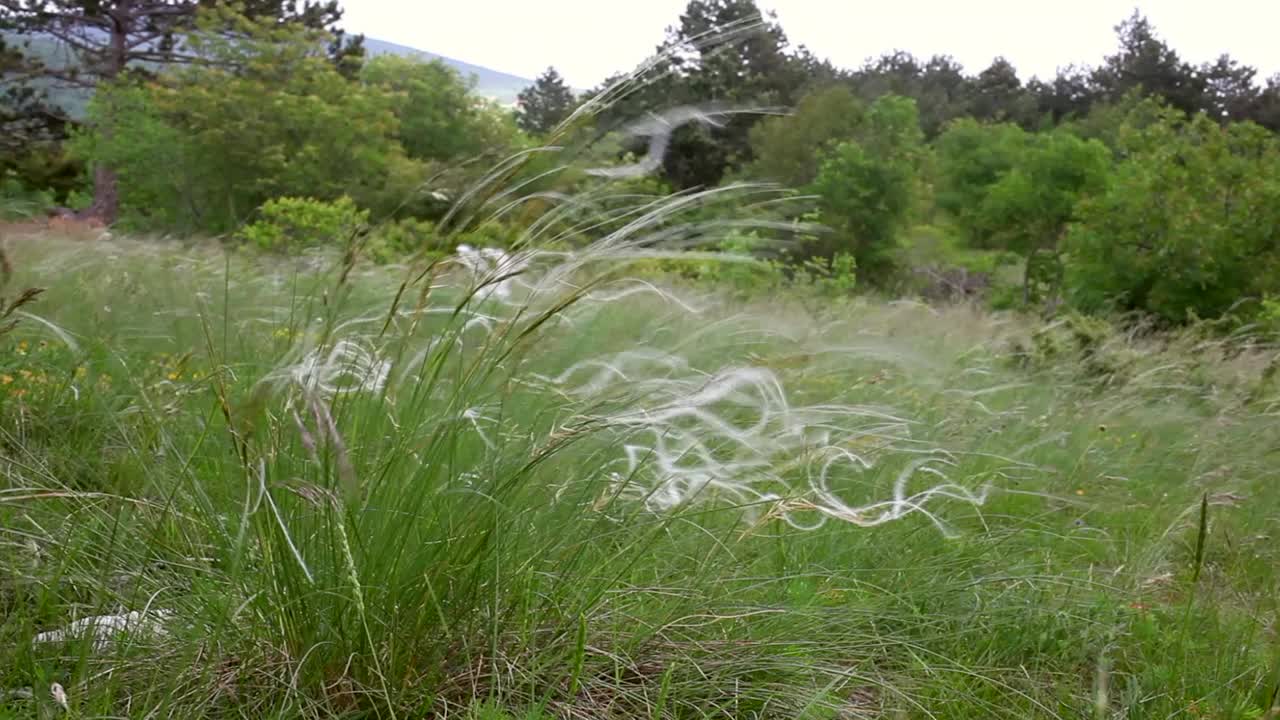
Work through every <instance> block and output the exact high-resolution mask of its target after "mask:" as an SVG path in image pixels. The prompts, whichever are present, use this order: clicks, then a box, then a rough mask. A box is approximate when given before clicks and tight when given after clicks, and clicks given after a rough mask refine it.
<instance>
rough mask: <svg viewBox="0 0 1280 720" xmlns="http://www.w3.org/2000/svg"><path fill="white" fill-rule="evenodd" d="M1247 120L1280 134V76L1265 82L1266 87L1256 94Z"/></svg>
mask: <svg viewBox="0 0 1280 720" xmlns="http://www.w3.org/2000/svg"><path fill="white" fill-rule="evenodd" d="M1249 119H1250V120H1252V121H1254V122H1256V123H1258V124H1259V125H1261V126H1263V127H1265V128H1267V129H1268V130H1270V131H1271V132H1276V133H1280V74H1276V75H1273V76H1272V77H1271V78H1270V79H1269V80H1267V86H1266V87H1265V88H1263V89H1262V91H1261V92H1259V93H1258V98H1257V100H1256V101H1255V102H1254V106H1253V109H1252V110H1251V111H1250V112H1249Z"/></svg>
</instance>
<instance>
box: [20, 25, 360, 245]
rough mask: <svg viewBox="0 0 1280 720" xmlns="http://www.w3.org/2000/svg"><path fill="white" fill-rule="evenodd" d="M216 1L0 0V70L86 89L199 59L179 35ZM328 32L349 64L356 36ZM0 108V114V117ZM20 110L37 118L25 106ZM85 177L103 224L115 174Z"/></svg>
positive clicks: (111, 204)
mask: <svg viewBox="0 0 1280 720" xmlns="http://www.w3.org/2000/svg"><path fill="white" fill-rule="evenodd" d="M219 4H221V3H219V2H218V0H0V32H4V33H6V34H8V35H9V36H10V37H14V36H16V37H17V38H18V42H17V43H11V45H13V46H14V47H5V46H4V45H0V56H4V57H6V58H7V61H6V62H5V63H4V67H2V68H0V70H3V71H4V72H5V74H6V80H7V81H8V82H9V83H11V84H12V85H13V86H15V87H16V86H22V85H24V84H26V85H27V86H28V87H29V86H30V83H32V82H42V83H44V84H45V85H46V87H47V86H48V85H49V84H51V83H52V84H53V85H54V86H56V87H69V88H80V89H92V88H94V87H96V86H97V85H98V84H99V83H109V82H114V81H117V80H119V79H121V78H123V77H125V76H126V74H127V73H134V72H136V73H143V72H146V70H145V69H144V68H146V67H155V66H156V65H164V64H169V63H191V62H200V61H202V58H200V57H198V56H197V55H195V54H193V53H191V52H190V51H189V50H187V49H186V48H184V47H183V46H182V42H181V39H180V38H181V35H182V33H183V32H186V31H188V30H191V29H192V28H193V27H194V25H195V22H196V16H197V12H198V11H199V10H201V9H205V8H212V7H216V6H218V5H219ZM239 10H240V11H241V12H243V13H244V14H245V15H246V16H248V17H251V18H264V17H275V18H279V19H280V20H282V21H285V22H296V23H299V24H302V25H305V26H307V27H312V28H325V29H331V28H333V26H334V25H335V24H336V23H337V22H338V20H339V19H340V18H341V17H342V9H341V7H340V6H339V5H338V2H337V0H304V2H303V4H302V6H301V7H299V5H298V2H297V0H249V1H248V2H246V3H243V4H241V5H240V6H239ZM334 33H335V35H334V38H335V39H334V43H333V45H332V46H331V47H330V53H331V54H332V55H333V56H334V57H335V59H336V60H337V61H338V62H339V67H344V66H345V67H349V66H350V65H351V59H352V56H353V55H355V56H358V55H360V54H362V53H363V45H362V42H361V39H360V38H356V39H355V41H354V42H343V40H342V36H341V35H340V34H339V33H338V32H337V31H336V30H335V31H334ZM33 41H36V42H40V43H45V44H48V43H53V44H54V45H56V46H57V48H58V50H59V53H60V54H62V53H63V51H65V54H66V55H68V56H69V61H66V62H61V63H58V64H56V65H55V64H52V63H48V62H45V61H44V60H43V59H42V58H41V57H40V55H39V54H37V53H35V52H32V46H33V44H35V42H33ZM0 42H3V41H0ZM14 50H18V51H19V52H17V53H14ZM15 54H16V55H17V56H18V57H17V58H15ZM14 97H15V98H16V97H18V95H17V94H16V93H15V95H14ZM23 97H25V103H24V104H25V105H26V106H27V107H42V108H43V107H45V106H44V105H40V104H36V103H34V102H33V100H32V97H31V94H30V93H24V94H23ZM11 107H13V105H12V104H11ZM7 112H9V113H14V112H16V111H14V110H10V111H7ZM4 114H5V112H0V116H3V115H4ZM23 115H24V116H25V117H38V116H35V115H33V114H32V113H30V112H26V113H23ZM93 179H94V200H93V205H92V207H91V208H90V212H91V214H92V215H93V216H95V217H97V218H100V219H102V220H103V221H104V222H107V223H110V222H112V221H114V220H115V216H116V211H117V206H118V197H117V189H116V177H115V173H114V172H113V171H112V170H111V168H108V167H98V168H95V169H94V178H93Z"/></svg>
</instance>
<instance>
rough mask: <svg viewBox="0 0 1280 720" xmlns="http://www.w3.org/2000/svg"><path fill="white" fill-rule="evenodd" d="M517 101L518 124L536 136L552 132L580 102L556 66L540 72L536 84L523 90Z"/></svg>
mask: <svg viewBox="0 0 1280 720" xmlns="http://www.w3.org/2000/svg"><path fill="white" fill-rule="evenodd" d="M518 100H519V105H520V109H519V110H518V111H517V112H516V123H517V124H518V125H519V126H520V129H521V130H524V131H525V132H527V133H532V134H534V135H546V134H548V133H550V132H551V131H552V130H554V129H555V128H556V126H558V125H559V124H560V123H561V122H563V121H564V120H565V118H567V117H569V115H570V113H572V112H573V108H574V106H575V105H577V100H576V99H575V98H574V96H573V91H572V90H570V89H569V86H568V85H565V84H564V78H562V77H560V73H559V72H557V71H556V69H555V68H553V67H549V68H547V70H546V72H544V73H542V74H541V75H539V76H538V79H537V80H535V81H534V83H533V85H531V86H529V87H527V88H525V89H524V90H521V91H520V95H519V98H518Z"/></svg>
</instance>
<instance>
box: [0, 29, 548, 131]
mask: <svg viewBox="0 0 1280 720" xmlns="http://www.w3.org/2000/svg"><path fill="white" fill-rule="evenodd" d="M3 35H5V39H6V40H8V41H9V42H11V43H13V44H15V45H21V44H22V43H23V42H24V40H25V39H19V38H17V37H16V36H10V35H8V34H7V33H6V34H3ZM364 45H365V49H366V50H367V51H368V54H369V56H370V57H373V56H375V55H400V56H404V57H413V58H421V59H424V60H441V61H442V62H444V64H446V65H448V66H450V67H452V68H453V69H455V70H457V71H458V73H459V74H460V75H462V77H463V78H474V79H475V83H476V84H475V88H474V92H475V93H476V94H477V95H479V96H481V97H485V98H488V99H490V100H493V101H495V102H498V103H500V104H502V105H514V104H515V102H516V96H517V95H518V94H519V93H520V91H521V90H523V89H525V88H526V87H528V86H530V85H532V84H533V81H532V80H530V79H528V78H522V77H517V76H515V75H509V74H507V73H503V72H498V71H497V70H490V69H489V68H486V67H481V66H479V65H472V64H471V63H466V62H463V61H461V60H454V59H453V58H450V57H445V56H443V55H437V54H435V53H430V52H427V51H425V50H418V49H415V48H411V47H407V46H404V45H397V44H395V43H390V42H386V41H385V40H378V39H376V38H365V41H364ZM30 47H31V51H32V52H33V53H34V54H35V55H37V56H39V57H40V58H41V59H43V60H44V61H45V62H47V63H49V64H50V65H52V66H54V67H59V68H63V67H67V66H68V65H69V64H71V62H72V60H71V58H72V55H71V53H70V52H68V51H67V49H66V48H64V47H61V46H60V45H59V43H58V42H57V41H55V40H53V39H52V38H48V37H36V38H34V39H32V41H31V46H30ZM39 85H41V83H37V86H39ZM54 93H55V97H56V100H57V102H58V104H60V105H62V106H63V108H64V109H65V110H67V111H68V113H69V114H70V115H71V116H72V117H82V116H83V114H84V108H85V105H86V104H87V103H88V100H89V97H90V96H91V93H90V92H89V91H87V90H78V89H77V90H71V89H62V88H60V89H58V90H55V91H54Z"/></svg>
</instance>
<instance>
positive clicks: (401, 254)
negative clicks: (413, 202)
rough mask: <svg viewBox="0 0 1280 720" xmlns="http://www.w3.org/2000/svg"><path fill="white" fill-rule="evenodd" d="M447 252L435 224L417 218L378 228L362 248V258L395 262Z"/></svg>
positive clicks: (378, 261) (377, 261)
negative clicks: (413, 256) (410, 257)
mask: <svg viewBox="0 0 1280 720" xmlns="http://www.w3.org/2000/svg"><path fill="white" fill-rule="evenodd" d="M449 250H450V248H448V247H446V246H445V244H444V242H443V238H442V237H441V235H440V233H439V232H438V231H437V230H436V226H435V223H432V222H430V221H427V220H418V219H416V218H405V219H403V220H397V221H395V222H389V223H385V224H383V225H381V226H379V227H378V228H376V229H375V230H373V232H372V233H371V237H370V238H369V241H368V243H366V245H365V255H366V256H367V257H368V258H369V259H371V260H373V261H374V262H376V263H387V262H395V261H397V260H400V259H403V258H405V257H407V256H410V255H413V254H414V253H418V252H426V253H445V252H449Z"/></svg>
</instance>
